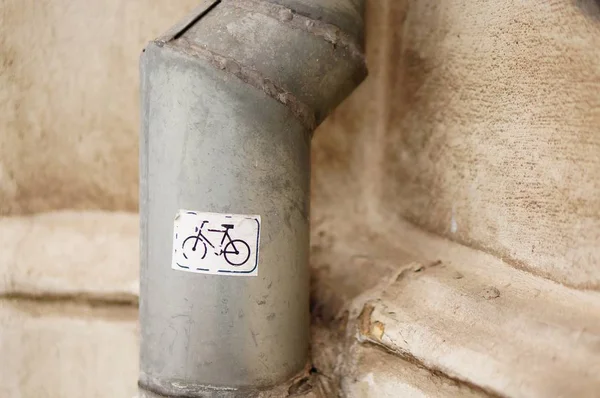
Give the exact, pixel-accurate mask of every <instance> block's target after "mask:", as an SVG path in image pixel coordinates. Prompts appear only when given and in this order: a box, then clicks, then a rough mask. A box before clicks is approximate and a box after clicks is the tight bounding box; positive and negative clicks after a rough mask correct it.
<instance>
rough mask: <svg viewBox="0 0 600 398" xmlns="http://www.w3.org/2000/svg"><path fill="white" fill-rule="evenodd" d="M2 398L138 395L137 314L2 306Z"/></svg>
mask: <svg viewBox="0 0 600 398" xmlns="http://www.w3.org/2000/svg"><path fill="white" fill-rule="evenodd" d="M0 331H1V332H0V358H2V366H0V396H1V397H14V398H20V397H23V398H25V397H40V398H42V397H86V398H88V397H89V398H92V397H98V398H100V397H123V398H130V397H133V396H134V394H135V393H136V380H137V368H138V326H137V309H136V308H134V307H132V306H118V307H117V308H115V307H108V308H107V307H93V306H87V305H80V304H72V303H68V302H53V303H44V302H40V301H34V302H31V301H26V300H0Z"/></svg>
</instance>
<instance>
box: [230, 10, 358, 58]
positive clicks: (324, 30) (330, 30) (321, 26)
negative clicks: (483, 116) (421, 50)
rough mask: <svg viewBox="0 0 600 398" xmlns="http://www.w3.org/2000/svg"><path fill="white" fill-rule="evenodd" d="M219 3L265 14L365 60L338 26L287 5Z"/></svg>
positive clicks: (348, 36) (351, 40)
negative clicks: (302, 13)
mask: <svg viewBox="0 0 600 398" xmlns="http://www.w3.org/2000/svg"><path fill="white" fill-rule="evenodd" d="M221 3H223V4H227V5H231V6H233V7H235V8H238V9H241V10H244V11H248V12H253V13H258V14H262V15H265V16H267V17H269V18H272V19H275V20H276V21H278V22H280V23H282V24H285V25H288V26H290V27H292V28H294V29H299V30H302V31H304V32H307V33H309V34H311V35H313V36H316V37H319V38H321V39H323V40H325V41H326V42H329V43H331V44H332V45H333V46H334V48H336V47H338V46H340V47H343V48H346V49H347V50H348V51H349V53H350V55H351V56H352V57H353V58H355V59H357V60H359V61H360V62H362V63H364V62H365V57H364V55H363V52H362V48H361V47H360V46H359V45H357V43H356V42H355V41H354V40H353V39H352V37H351V36H350V35H348V34H347V33H346V32H344V31H343V30H342V29H341V28H339V27H338V26H335V25H332V24H328V23H326V22H323V21H319V20H316V19H312V18H309V17H307V16H304V15H301V14H298V13H297V12H295V11H294V10H292V9H290V8H288V7H284V6H282V5H279V4H273V3H270V2H268V1H266V0H221Z"/></svg>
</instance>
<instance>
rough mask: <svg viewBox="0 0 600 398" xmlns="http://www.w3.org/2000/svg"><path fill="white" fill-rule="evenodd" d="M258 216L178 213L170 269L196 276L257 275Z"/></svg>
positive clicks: (180, 211)
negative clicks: (197, 274) (195, 274)
mask: <svg viewBox="0 0 600 398" xmlns="http://www.w3.org/2000/svg"><path fill="white" fill-rule="evenodd" d="M259 240H260V216H248V215H240V214H219V213H200V212H197V211H191V210H179V212H178V213H177V216H176V217H175V228H174V229H173V261H172V263H171V268H173V269H176V270H180V271H188V272H196V273H200V274H213V275H214V274H225V275H238V276H239V275H249V276H256V275H258V246H259Z"/></svg>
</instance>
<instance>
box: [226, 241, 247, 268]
mask: <svg viewBox="0 0 600 398" xmlns="http://www.w3.org/2000/svg"><path fill="white" fill-rule="evenodd" d="M223 257H225V261H227V262H228V263H229V265H233V266H234V267H239V266H240V265H243V264H245V263H246V261H248V259H249V258H250V246H248V244H247V243H246V242H244V241H243V240H241V239H233V240H232V241H230V242H229V243H228V244H227V245H225V248H224V249H223Z"/></svg>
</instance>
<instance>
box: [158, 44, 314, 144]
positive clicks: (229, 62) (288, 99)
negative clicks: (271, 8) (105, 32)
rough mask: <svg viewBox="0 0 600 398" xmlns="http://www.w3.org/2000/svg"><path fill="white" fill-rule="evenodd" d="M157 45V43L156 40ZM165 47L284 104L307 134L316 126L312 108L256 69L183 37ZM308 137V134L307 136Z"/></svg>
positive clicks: (310, 133)
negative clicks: (198, 61) (223, 73)
mask: <svg viewBox="0 0 600 398" xmlns="http://www.w3.org/2000/svg"><path fill="white" fill-rule="evenodd" d="M157 45H159V43H158V42H157ZM166 46H167V47H171V48H174V49H176V50H179V51H181V52H183V53H185V54H188V55H191V56H193V57H197V58H202V59H204V60H206V61H208V62H209V63H210V64H211V65H213V66H215V67H217V68H218V69H220V70H223V71H225V72H227V73H229V74H231V75H233V76H235V77H237V78H238V79H240V80H241V81H243V82H244V83H246V84H249V85H251V86H253V87H255V88H257V89H259V90H261V91H263V92H265V94H267V95H268V96H270V97H271V98H273V99H275V100H276V101H278V102H280V103H281V104H283V105H285V106H286V107H287V108H288V109H289V110H290V111H291V112H292V114H294V116H295V117H296V118H297V119H299V120H300V122H301V123H302V124H303V125H304V126H305V127H306V128H307V129H308V131H309V133H308V134H309V135H312V132H313V131H314V129H315V128H316V124H317V123H316V118H315V114H314V111H313V110H312V108H311V107H310V106H308V105H306V104H305V103H303V102H302V101H300V100H299V99H298V98H296V96H294V94H292V93H290V92H289V91H286V90H284V89H283V88H281V87H279V86H278V85H276V84H275V83H274V82H273V81H272V80H271V79H269V78H266V77H264V76H262V75H261V74H260V73H259V72H258V71H256V70H254V69H252V68H250V67H248V66H246V65H242V64H240V63H239V62H238V61H236V60H235V59H233V58H230V57H226V56H223V55H221V54H218V53H216V52H214V51H211V50H209V49H207V48H204V47H200V46H197V45H195V44H193V43H190V42H189V41H188V40H187V39H185V38H184V37H180V38H179V39H177V40H174V41H170V42H168V43H166ZM309 137H310V136H309Z"/></svg>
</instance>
